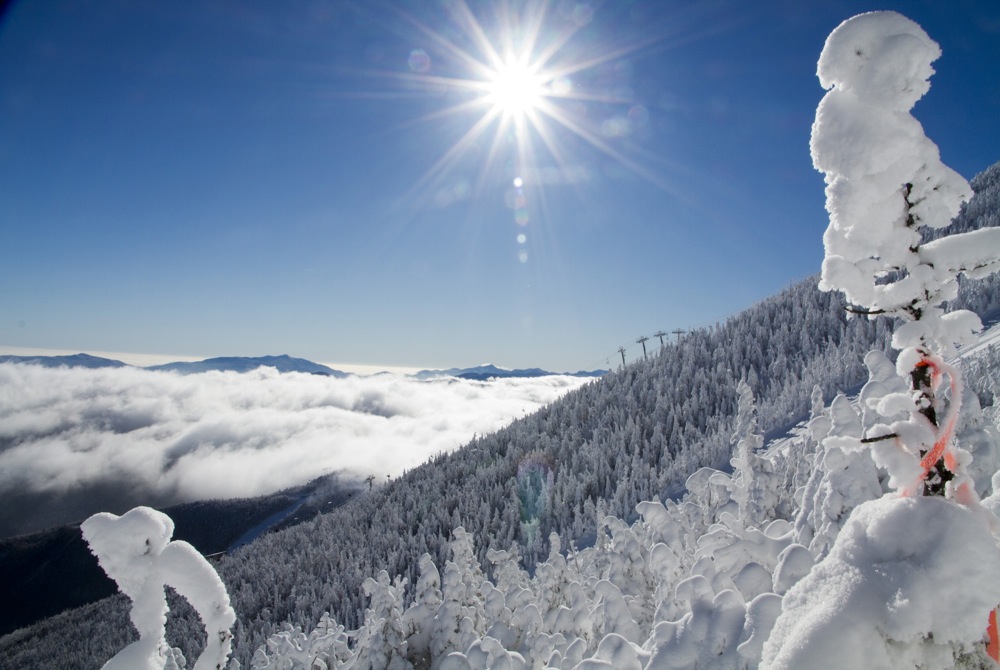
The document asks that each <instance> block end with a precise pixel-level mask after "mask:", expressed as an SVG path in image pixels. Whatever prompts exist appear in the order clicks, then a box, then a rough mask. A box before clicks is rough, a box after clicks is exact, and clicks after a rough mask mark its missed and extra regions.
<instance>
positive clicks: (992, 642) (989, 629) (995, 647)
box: [986, 609, 1000, 663]
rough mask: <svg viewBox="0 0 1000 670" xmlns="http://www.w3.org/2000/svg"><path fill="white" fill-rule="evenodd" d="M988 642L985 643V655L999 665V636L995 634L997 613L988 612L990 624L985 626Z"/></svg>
mask: <svg viewBox="0 0 1000 670" xmlns="http://www.w3.org/2000/svg"><path fill="white" fill-rule="evenodd" d="M986 633H987V634H988V635H989V641H988V642H987V643H986V653H987V654H989V656H990V658H992V659H993V660H994V661H996V662H997V663H1000V634H998V632H997V611H996V610H995V609H993V610H990V622H989V624H988V625H987V626H986Z"/></svg>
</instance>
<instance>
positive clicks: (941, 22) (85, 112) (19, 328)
mask: <svg viewBox="0 0 1000 670" xmlns="http://www.w3.org/2000/svg"><path fill="white" fill-rule="evenodd" d="M497 4H498V3H487V2H479V1H475V0H470V2H469V3H468V8H469V10H470V12H471V14H472V15H473V16H474V17H475V18H476V19H477V22H478V24H479V25H480V26H481V27H482V28H483V31H484V34H485V35H486V36H487V37H488V38H489V39H490V40H491V41H492V42H493V44H494V47H496V48H497V49H501V48H502V46H501V45H502V44H503V42H502V40H503V39H505V38H504V36H505V35H513V37H512V38H511V40H512V41H513V42H514V43H517V44H521V45H523V44H525V43H526V41H527V38H525V37H524V35H525V33H526V26H528V25H530V22H527V21H525V20H523V18H524V16H525V15H526V12H525V11H523V10H524V7H525V6H524V5H521V4H512V5H510V12H509V17H508V18H509V19H510V20H504V19H503V18H498V17H497V13H496V12H495V11H493V9H492V8H493V7H495V6H497ZM538 6H539V5H538V4H537V3H536V4H533V5H530V6H529V7H530V8H533V9H537V7H538ZM449 7H450V8H451V9H450V10H449ZM456 7H460V5H459V3H457V2H438V1H430V0H427V1H409V2H385V3H380V2H374V1H363V2H340V1H338V0H332V1H329V2H323V1H309V2H294V1H290V2H270V1H265V0H260V1H246V2H236V1H230V0H220V1H218V2H209V3H202V2H187V1H182V2H177V1H173V0H171V1H167V0H161V1H154V0H150V1H147V2H134V1H132V0H128V1H126V0H93V1H87V0H76V1H68V0H66V1H60V0H46V1H44V2H37V1H27V0H22V1H20V2H16V1H15V2H14V3H13V5H12V6H11V7H9V8H8V9H7V11H6V13H5V14H4V16H3V19H2V24H0V287H2V288H0V345H6V346H16V347H36V348H54V349H71V350H75V351H118V352H134V353H166V354H176V355H187V356H198V357H209V356H218V355H246V356H254V355H263V354H277V353H288V354H291V355H295V356H301V357H305V358H310V359H312V360H318V361H325V362H331V363H338V362H342V363H359V364H372V365H386V366H415V367H447V366H453V365H458V366H467V365H474V364H478V363H482V362H485V361H491V362H495V363H498V364H500V365H505V366H508V367H525V366H540V367H545V368H548V369H553V370H577V369H581V368H593V367H605V366H607V365H608V361H610V362H611V364H614V363H615V361H616V360H620V358H619V356H618V353H617V351H616V350H617V348H618V347H619V346H621V345H627V346H628V348H629V354H628V355H629V357H630V358H633V357H635V356H636V355H639V352H640V349H639V347H638V345H636V344H635V343H634V342H635V339H636V338H637V337H639V336H640V335H652V334H653V333H654V332H655V331H657V330H659V329H663V330H673V329H674V328H689V327H693V326H698V325H707V324H709V323H712V322H714V321H716V320H718V319H721V318H724V317H725V316H727V315H729V314H731V313H733V312H735V311H737V310H739V309H741V308H743V307H746V306H748V305H750V304H751V303H753V302H755V301H756V300H759V299H761V298H763V297H766V296H768V295H770V294H772V293H774V292H775V291H777V290H779V289H781V288H782V287H784V286H785V285H787V284H789V283H790V282H792V281H794V280H796V279H800V278H802V277H805V276H807V275H809V274H812V273H814V272H816V271H818V269H819V265H820V261H821V258H822V242H821V236H822V232H823V230H824V228H825V227H826V215H825V212H824V210H823V181H822V176H821V175H820V174H819V173H817V172H815V171H814V170H813V168H812V166H811V162H810V158H809V152H808V139H809V130H810V125H811V123H812V119H813V115H814V112H815V108H816V105H817V103H818V102H819V100H820V98H821V97H822V95H823V91H822V90H821V89H820V87H819V83H818V81H817V79H816V77H815V63H816V60H817V58H818V56H819V53H820V50H821V49H822V46H823V42H824V40H825V38H826V35H827V34H829V32H830V31H831V30H832V29H833V28H834V27H836V25H837V24H838V23H839V22H840V21H842V20H844V19H846V18H848V17H850V16H852V15H853V14H856V13H859V12H861V11H866V10H870V9H896V10H898V11H901V12H903V13H904V14H906V15H907V16H909V17H910V18H912V19H914V20H915V21H917V22H918V23H920V24H921V25H922V26H923V27H924V29H925V30H927V32H928V33H929V34H930V36H931V37H932V38H933V39H935V40H937V41H938V42H939V43H940V44H941V47H942V49H943V52H944V55H943V57H942V58H941V59H940V60H939V61H938V62H937V63H936V64H935V67H936V69H937V72H938V74H937V75H936V76H935V77H934V78H933V79H932V82H931V91H930V93H929V94H928V96H927V97H926V98H924V100H922V101H921V102H920V103H918V105H917V107H916V109H915V115H916V116H917V117H918V118H919V119H920V120H921V121H922V122H923V124H924V127H925V129H926V131H927V134H928V136H929V137H930V138H931V139H933V140H934V141H935V142H937V143H938V145H939V146H940V147H941V152H942V156H943V159H944V161H945V163H947V164H948V165H950V166H951V167H953V168H955V169H956V170H958V171H959V172H960V173H962V174H963V175H965V176H966V177H971V176H972V175H973V174H975V173H976V172H978V171H980V170H982V169H983V168H985V167H987V166H988V165H990V164H992V163H993V162H995V161H997V160H1000V124H998V122H997V119H1000V77H998V75H997V71H996V67H997V64H998V63H1000V3H997V2H982V1H971V0H960V1H957V2H947V3H945V2H940V1H928V2H916V1H915V2H882V3H878V4H875V3H862V2H854V1H851V2H847V1H843V2H838V1H836V0H834V1H825V2H809V1H802V0H788V1H770V0H761V1H759V2H745V1H744V0H723V1H716V2H713V1H705V0H699V1H698V2H671V1H669V0H650V1H647V2H641V1H637V2H627V1H624V0H623V1H621V2H619V1H614V0H608V1H606V2H603V3H602V2H592V3H590V5H589V6H588V5H585V4H583V3H573V2H562V1H557V2H552V3H550V4H549V5H548V13H547V14H546V16H545V18H544V20H543V21H542V23H541V25H540V28H539V30H538V33H537V35H538V38H537V45H538V48H537V49H536V51H535V54H534V56H533V57H534V58H537V56H538V54H539V53H540V52H541V50H542V49H544V48H546V47H552V48H553V49H554V51H553V53H552V55H551V58H550V59H549V60H548V61H546V68H545V69H546V70H547V71H549V72H550V73H551V72H552V71H553V70H558V73H557V74H559V77H557V78H555V79H553V80H552V81H551V82H549V81H547V82H546V86H547V88H546V89H545V90H546V92H547V93H549V94H552V95H551V97H546V98H544V100H545V101H546V102H545V104H546V105H547V106H548V107H547V109H549V110H550V111H552V113H553V114H555V115H556V117H558V119H561V120H562V121H563V122H564V123H560V122H558V121H556V120H553V118H552V117H551V116H548V115H546V114H544V113H542V112H541V111H539V110H537V109H536V110H535V114H536V115H540V118H542V119H543V121H542V123H541V124H540V125H537V126H534V127H533V126H532V124H530V123H525V124H524V128H523V129H522V133H521V134H520V135H519V134H518V131H517V130H516V129H515V128H514V127H513V125H508V127H507V128H506V130H504V132H503V133H502V135H501V136H499V137H498V133H497V129H498V127H499V126H500V121H499V120H494V121H493V122H492V123H491V125H489V126H488V127H486V128H484V129H483V132H482V133H481V134H480V135H479V136H478V138H476V141H474V142H468V143H466V144H465V145H461V146H460V150H457V151H456V152H454V154H453V155H452V156H451V158H450V159H449V160H446V161H444V162H441V159H442V157H443V156H445V155H446V154H448V152H449V150H450V149H451V148H452V147H455V146H457V143H459V141H460V140H461V138H462V137H463V136H465V135H466V134H467V133H469V132H470V130H471V129H473V127H474V126H475V125H476V123H477V122H479V121H480V119H482V118H483V116H484V114H486V113H487V112H488V110H489V106H488V104H483V103H482V101H481V100H480V101H478V102H477V98H476V96H477V95H478V94H477V93H475V92H474V91H470V90H468V89H467V88H463V87H464V86H465V85H464V84H462V83H461V82H462V81H467V80H474V81H477V80H481V75H477V74H476V73H475V72H474V70H473V68H472V64H471V61H470V60H468V59H463V58H462V54H463V53H464V54H467V55H468V56H471V58H472V60H478V61H483V60H485V58H486V56H485V54H484V53H483V51H482V49H481V48H479V46H478V45H477V42H476V40H475V39H474V37H473V36H472V32H471V31H470V30H469V24H468V23H467V22H463V21H462V20H461V19H460V17H459V16H458V11H457V10H456ZM588 9H589V11H588ZM529 11H530V10H529ZM511 26H513V30H510V27H511ZM560 36H562V38H567V36H568V38H567V39H565V41H564V42H557V40H558V39H560ZM556 47H558V48H556ZM559 96H563V97H559ZM525 133H527V134H525ZM540 133H541V134H540ZM542 134H543V135H544V138H543V137H542ZM518 137H520V138H521V140H522V142H530V146H531V147H533V151H532V152H531V153H530V155H528V154H525V153H524V152H523V151H519V148H518V147H519V145H518ZM545 138H547V139H548V143H546V142H545V141H544V139H545ZM516 177H521V178H522V179H523V186H522V187H521V189H520V193H516V192H515V191H516V189H515V188H514V179H515V178H516ZM512 206H514V208H512ZM518 207H519V208H520V214H519V213H518V211H517V209H516V208H518ZM519 236H523V237H519Z"/></svg>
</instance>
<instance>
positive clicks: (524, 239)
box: [517, 233, 528, 244]
mask: <svg viewBox="0 0 1000 670" xmlns="http://www.w3.org/2000/svg"><path fill="white" fill-rule="evenodd" d="M527 241H528V236H527V235H525V234H524V233H518V235H517V243H518V244H524V243H525V242H527Z"/></svg>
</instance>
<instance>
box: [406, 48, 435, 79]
mask: <svg viewBox="0 0 1000 670" xmlns="http://www.w3.org/2000/svg"><path fill="white" fill-rule="evenodd" d="M407 63H409V65H410V70H412V71H413V72H419V73H420V74H423V73H424V72H427V71H428V70H430V69H431V57H430V56H428V55H427V52H426V51H424V50H423V49H414V50H413V51H411V52H410V57H409V58H408V59H407Z"/></svg>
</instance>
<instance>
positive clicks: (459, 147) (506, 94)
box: [375, 0, 672, 199]
mask: <svg viewBox="0 0 1000 670" xmlns="http://www.w3.org/2000/svg"><path fill="white" fill-rule="evenodd" d="M484 6H485V7H489V8H490V9H489V10H488V11H487V13H486V14H485V15H477V14H476V13H474V12H473V10H472V9H471V8H470V5H469V4H468V3H467V2H466V1H465V0H450V1H449V2H447V3H445V12H446V14H447V17H448V20H449V21H450V23H447V22H446V24H445V25H444V26H442V27H441V28H440V29H435V28H434V27H432V26H431V25H430V24H429V23H428V22H427V20H425V18H426V17H425V16H424V15H421V16H420V17H418V16H416V15H415V14H414V13H413V12H411V11H408V10H405V9H400V8H398V7H397V8H396V10H395V11H396V13H397V15H398V16H399V17H400V18H401V19H402V20H403V22H404V23H405V24H406V25H409V26H410V27H412V28H413V29H414V30H415V32H416V34H417V35H419V37H420V38H421V39H422V40H424V44H423V48H424V49H427V51H426V52H424V51H423V49H421V52H422V53H423V54H424V55H423V57H424V59H426V61H425V62H426V63H427V65H426V67H427V68H428V70H420V71H412V72H399V71H396V72H384V71H383V72H380V73H377V74H375V77H376V78H379V79H388V80H390V81H395V82H398V83H399V84H402V85H404V86H405V87H407V88H412V89H414V90H415V91H417V93H418V94H419V92H420V91H421V90H423V91H425V92H426V93H427V94H433V95H435V96H440V97H441V98H442V100H443V101H444V102H445V104H444V105H442V106H441V107H439V108H438V109H436V110H433V111H430V112H427V113H423V114H419V115H417V116H416V117H414V118H413V119H412V120H411V121H408V122H406V124H405V125H407V126H409V125H410V124H427V123H433V122H438V123H442V128H461V127H462V125H463V124H466V123H468V124H469V125H468V126H466V129H465V130H464V131H462V132H461V133H460V134H459V135H458V137H457V139H456V140H454V141H453V142H452V143H451V144H450V145H449V146H446V147H444V148H443V151H442V153H441V154H440V155H439V157H438V158H437V159H436V160H434V161H433V163H432V164H431V165H430V166H429V167H428V168H427V169H425V170H423V171H422V174H421V176H420V177H419V179H418V180H417V182H416V183H415V184H414V186H413V187H412V188H411V189H410V190H409V192H408V195H407V198H408V199H409V198H412V197H414V196H419V194H421V192H423V194H424V197H430V196H429V194H430V192H431V190H433V189H431V188H430V187H432V186H433V187H434V188H437V187H438V186H440V185H441V184H444V183H445V180H446V178H447V175H448V173H449V172H450V171H452V170H455V169H457V167H458V165H459V164H460V163H461V162H462V161H463V160H465V157H466V156H468V153H467V150H469V149H470V148H472V147H474V146H477V145H478V146H480V147H481V149H480V150H481V151H482V158H481V162H480V165H479V167H478V170H477V172H478V176H477V177H476V178H475V179H473V180H472V182H473V183H474V191H473V193H474V194H480V193H482V192H483V189H486V188H492V187H491V186H490V184H491V183H493V184H496V183H503V182H502V181H501V182H496V181H494V180H495V178H496V177H498V176H499V174H500V173H501V172H502V171H505V172H504V175H505V176H504V177H503V180H507V179H511V178H512V177H511V176H510V174H511V171H512V170H513V171H515V172H517V173H521V174H523V173H524V172H525V170H529V171H530V170H541V169H542V168H543V167H544V165H545V163H551V162H553V161H554V166H555V167H556V168H557V169H559V170H561V171H562V173H563V174H567V175H568V174H570V173H571V171H570V167H569V166H573V165H579V164H582V163H586V162H587V161H589V160H590V159H588V158H585V156H586V155H587V153H586V150H587V148H588V147H589V148H590V149H592V150H593V151H596V152H597V154H598V155H601V156H603V157H605V158H606V159H607V160H609V161H613V162H614V163H617V164H619V165H621V166H622V167H624V168H625V169H626V170H628V171H630V172H632V173H633V174H635V175H637V176H639V177H641V178H643V179H645V180H648V181H650V182H651V183H653V184H656V185H657V186H659V187H661V188H666V189H668V190H672V189H670V187H669V184H668V183H667V182H666V180H665V179H664V178H663V177H662V176H661V175H658V174H657V172H656V170H655V169H651V166H653V165H656V164H658V163H659V161H657V160H655V159H654V160H647V159H648V158H650V157H645V156H643V155H642V153H643V152H642V150H641V148H640V147H638V146H636V145H635V144H634V143H630V142H628V141H627V140H624V139H619V136H617V135H614V134H608V131H607V130H606V129H603V128H601V127H600V124H601V123H602V121H601V118H603V119H604V123H608V122H610V121H611V120H613V119H616V118H619V119H620V118H624V117H625V116H626V115H627V113H628V110H629V109H630V108H631V107H632V106H633V105H635V104H637V103H636V101H635V98H634V96H632V95H630V94H627V93H626V94H622V93H620V92H619V90H618V89H619V88H621V87H617V88H613V87H611V86H608V85H602V84H601V83H599V82H600V79H599V78H598V76H597V75H598V73H599V72H600V71H601V70H600V68H602V67H604V66H607V65H608V64H614V63H615V62H616V61H618V60H620V59H625V58H628V57H630V55H632V54H634V53H636V52H638V51H640V50H643V49H646V48H647V47H649V46H650V45H652V44H655V43H657V42H660V41H662V35H661V37H660V38H657V37H656V36H655V35H654V36H651V37H649V38H646V39H630V42H629V44H627V45H624V46H622V45H620V44H619V45H611V44H608V43H607V41H606V40H607V39H608V38H606V40H605V42H604V43H602V42H601V41H600V40H597V41H595V40H594V37H593V36H594V32H593V31H587V34H586V36H582V33H581V29H582V27H583V26H584V25H585V22H580V21H576V20H575V17H569V16H568V15H566V14H565V13H564V12H563V13H561V14H560V12H561V11H562V10H561V9H560V10H558V11H557V9H556V7H557V5H556V4H555V3H554V2H549V1H543V2H538V3H530V4H528V3H525V4H521V3H514V2H506V1H503V0H498V1H497V2H493V3H485V4H484ZM578 37H579V39H580V41H579V42H578V44H579V46H577V45H576V44H575V43H574V40H576V39H577V38H578ZM631 37H633V36H630V38H631ZM588 40H589V41H588ZM418 43H419V42H418ZM432 62H433V69H432V66H431V63H432ZM412 67H413V65H412V63H411V68H412ZM591 73H593V74H591ZM616 108H617V109H616ZM595 119H597V120H596V121H595ZM505 151H507V152H510V155H509V156H506V155H505V153H504V152H505ZM647 162H648V163H649V166H647V165H646V163H647ZM537 174H541V172H538V173H537ZM591 174H593V173H591ZM567 179H570V177H567ZM435 185H437V186H435ZM536 185H537V184H536Z"/></svg>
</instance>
